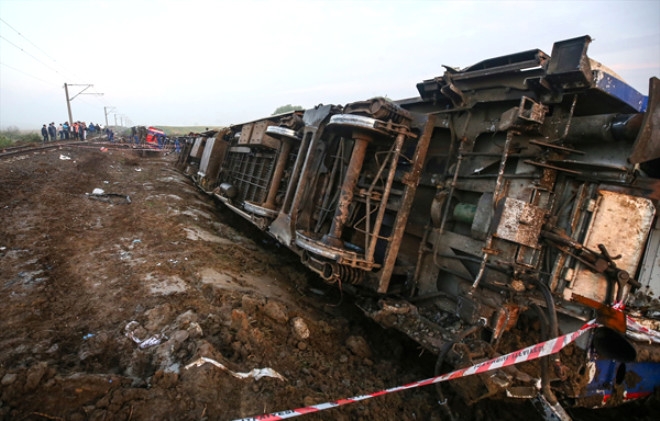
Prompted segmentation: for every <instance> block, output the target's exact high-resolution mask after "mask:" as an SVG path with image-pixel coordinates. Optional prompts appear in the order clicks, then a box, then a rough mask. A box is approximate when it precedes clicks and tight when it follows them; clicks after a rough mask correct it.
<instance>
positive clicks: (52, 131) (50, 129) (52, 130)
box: [48, 122, 57, 141]
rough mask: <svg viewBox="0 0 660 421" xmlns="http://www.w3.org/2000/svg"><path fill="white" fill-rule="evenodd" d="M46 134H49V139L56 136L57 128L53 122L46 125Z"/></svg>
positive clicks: (53, 139)
mask: <svg viewBox="0 0 660 421" xmlns="http://www.w3.org/2000/svg"><path fill="white" fill-rule="evenodd" d="M48 135H49V136H50V140H51V141H55V136H57V129H56V128H55V123H54V122H52V123H50V124H49V125H48Z"/></svg>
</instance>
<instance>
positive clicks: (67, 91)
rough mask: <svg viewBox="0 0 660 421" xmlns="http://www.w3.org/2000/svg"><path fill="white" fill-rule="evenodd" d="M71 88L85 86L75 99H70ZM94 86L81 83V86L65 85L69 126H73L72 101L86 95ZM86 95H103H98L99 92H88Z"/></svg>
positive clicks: (74, 84)
mask: <svg viewBox="0 0 660 421" xmlns="http://www.w3.org/2000/svg"><path fill="white" fill-rule="evenodd" d="M69 86H84V88H83V89H82V91H80V92H78V93H77V94H75V95H74V96H73V97H71V98H69ZM93 86H94V85H92V84H89V83H81V84H76V83H66V82H65V83H64V94H65V95H66V109H67V110H68V111H69V124H73V115H72V114H71V101H73V100H74V99H76V97H77V96H78V95H81V94H83V93H85V91H86V90H87V89H89V88H91V87H93ZM85 95H103V94H102V93H97V92H87V93H85Z"/></svg>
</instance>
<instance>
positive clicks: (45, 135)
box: [41, 124, 48, 143]
mask: <svg viewBox="0 0 660 421" xmlns="http://www.w3.org/2000/svg"><path fill="white" fill-rule="evenodd" d="M41 135H42V136H43V137H44V143H46V142H48V129H47V128H46V125H45V124H44V126H43V127H42V128H41Z"/></svg>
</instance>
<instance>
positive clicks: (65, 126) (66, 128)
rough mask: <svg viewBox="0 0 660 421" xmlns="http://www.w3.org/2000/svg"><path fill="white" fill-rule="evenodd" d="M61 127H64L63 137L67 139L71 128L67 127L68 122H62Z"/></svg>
mask: <svg viewBox="0 0 660 421" xmlns="http://www.w3.org/2000/svg"><path fill="white" fill-rule="evenodd" d="M62 128H64V139H65V140H69V130H70V129H71V128H70V127H69V122H68V121H65V122H64V124H62Z"/></svg>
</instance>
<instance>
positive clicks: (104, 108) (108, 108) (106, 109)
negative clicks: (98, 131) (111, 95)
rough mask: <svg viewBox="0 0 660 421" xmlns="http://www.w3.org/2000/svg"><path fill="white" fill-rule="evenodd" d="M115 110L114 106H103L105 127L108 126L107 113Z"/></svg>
mask: <svg viewBox="0 0 660 421" xmlns="http://www.w3.org/2000/svg"><path fill="white" fill-rule="evenodd" d="M115 110H116V109H115V107H103V113H104V114H105V127H108V114H110V112H112V111H115Z"/></svg>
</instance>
